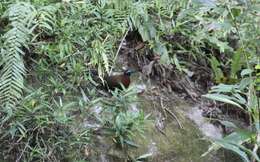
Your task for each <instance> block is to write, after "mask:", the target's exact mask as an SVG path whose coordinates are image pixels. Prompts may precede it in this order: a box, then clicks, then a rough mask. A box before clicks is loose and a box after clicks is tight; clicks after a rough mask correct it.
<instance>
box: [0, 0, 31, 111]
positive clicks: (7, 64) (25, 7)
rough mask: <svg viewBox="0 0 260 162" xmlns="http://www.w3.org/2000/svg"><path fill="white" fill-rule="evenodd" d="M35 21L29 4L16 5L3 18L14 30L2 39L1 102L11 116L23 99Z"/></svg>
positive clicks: (0, 54) (0, 58)
mask: <svg viewBox="0 0 260 162" xmlns="http://www.w3.org/2000/svg"><path fill="white" fill-rule="evenodd" d="M34 17H35V8H34V7H33V6H32V5H30V4H28V3H16V4H13V5H11V6H10V8H9V9H8V10H7V11H5V13H4V15H3V18H8V19H9V20H10V26H11V29H10V30H9V31H8V32H7V33H5V35H4V36H3V38H4V44H3V46H2V47H1V53H0V61H1V62H0V65H1V66H2V69H1V77H0V101H1V107H2V109H4V111H6V112H7V113H8V115H9V116H10V115H11V114H10V113H11V111H12V109H13V108H14V107H15V105H16V104H17V102H18V100H19V99H21V98H22V91H23V87H24V85H23V84H24V75H25V67H24V63H23V56H24V55H25V51H24V48H27V49H28V43H29V41H30V37H31V36H32V30H33V29H34V26H33V25H34V24H33V19H34Z"/></svg>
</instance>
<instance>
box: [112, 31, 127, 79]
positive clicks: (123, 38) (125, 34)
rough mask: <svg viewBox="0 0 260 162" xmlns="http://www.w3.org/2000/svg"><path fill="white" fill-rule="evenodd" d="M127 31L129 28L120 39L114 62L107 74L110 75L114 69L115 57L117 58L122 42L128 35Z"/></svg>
mask: <svg viewBox="0 0 260 162" xmlns="http://www.w3.org/2000/svg"><path fill="white" fill-rule="evenodd" d="M129 31H130V27H129V28H128V29H127V31H126V32H125V34H124V36H123V37H122V39H121V42H120V44H119V47H118V49H117V52H116V55H115V58H114V60H113V64H112V67H111V69H110V71H109V74H111V73H112V71H113V68H114V65H115V62H116V59H117V56H118V54H119V52H120V49H121V48H122V45H123V42H124V40H125V38H126V36H127V34H128V32H129Z"/></svg>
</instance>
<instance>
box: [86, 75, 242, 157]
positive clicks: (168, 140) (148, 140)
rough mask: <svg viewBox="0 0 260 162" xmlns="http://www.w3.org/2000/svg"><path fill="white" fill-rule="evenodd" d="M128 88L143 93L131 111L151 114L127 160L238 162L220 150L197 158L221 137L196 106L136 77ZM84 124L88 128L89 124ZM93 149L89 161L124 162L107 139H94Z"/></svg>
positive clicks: (121, 153)
mask: <svg viewBox="0 0 260 162" xmlns="http://www.w3.org/2000/svg"><path fill="white" fill-rule="evenodd" d="M131 86H136V87H138V88H139V89H141V90H142V91H145V92H144V93H143V94H142V95H140V96H139V102H138V103H133V104H132V106H131V107H132V110H133V111H138V110H139V109H142V110H143V111H144V112H145V113H146V114H151V116H150V118H149V121H150V122H148V123H147V124H146V125H145V127H146V131H145V134H144V137H145V138H143V137H140V136H136V137H135V139H134V141H135V143H136V144H138V146H139V147H138V148H133V149H130V150H129V155H130V156H131V157H139V156H141V155H144V154H146V155H150V156H149V157H148V160H147V161H149V162H172V161H176V162H225V161H227V162H233V161H234V162H235V161H236V162H239V159H237V158H235V157H234V155H232V154H230V153H227V152H225V151H223V150H220V151H217V152H215V153H211V154H208V155H207V156H205V157H201V155H202V154H203V153H204V152H206V151H207V149H208V147H209V146H210V142H209V139H215V138H221V137H222V130H221V129H220V128H218V127H216V126H215V125H213V124H211V123H210V122H209V121H208V120H207V119H205V118H204V117H203V116H202V110H200V108H199V105H198V104H194V103H192V102H189V101H188V100H187V99H184V98H183V97H180V96H178V95H177V94H175V93H174V92H167V91H166V90H165V91H164V89H163V88H159V87H157V86H156V85H154V84H152V83H150V82H147V81H144V80H143V79H142V77H141V75H140V74H136V75H135V76H133V77H132V83H131ZM94 109H95V110H94V111H98V110H99V109H100V108H97V107H95V108H94ZM85 125H86V126H87V127H89V126H91V125H93V123H92V124H90V123H85ZM95 147H96V148H95V150H96V151H95V152H96V153H95V154H94V155H93V156H91V158H90V161H91V162H92V161H93V162H121V161H122V162H123V161H125V158H126V157H124V156H123V155H124V153H123V152H122V150H119V149H116V148H115V147H113V142H112V141H111V139H107V138H106V137H102V136H97V137H96V141H95Z"/></svg>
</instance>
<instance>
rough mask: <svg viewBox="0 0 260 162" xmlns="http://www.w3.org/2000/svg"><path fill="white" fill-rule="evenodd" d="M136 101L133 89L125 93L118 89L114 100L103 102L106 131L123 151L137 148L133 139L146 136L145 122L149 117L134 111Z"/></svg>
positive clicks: (114, 94)
mask: <svg viewBox="0 0 260 162" xmlns="http://www.w3.org/2000/svg"><path fill="white" fill-rule="evenodd" d="M134 101H136V92H135V90H134V89H133V88H129V89H127V90H123V91H120V90H118V89H117V90H116V91H115V92H113V97H112V99H110V100H108V101H103V106H104V109H105V111H104V116H103V118H102V123H103V125H104V129H105V130H106V132H107V133H108V134H109V135H110V136H111V137H112V138H113V140H114V142H115V143H116V144H118V145H119V146H120V147H121V148H123V149H127V147H128V146H134V147H137V145H136V144H135V143H134V142H133V141H132V138H133V137H134V136H136V135H142V134H144V122H145V121H146V119H147V117H148V116H145V115H144V113H143V112H142V110H139V109H138V110H134V107H133V103H134Z"/></svg>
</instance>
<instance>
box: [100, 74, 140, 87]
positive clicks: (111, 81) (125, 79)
mask: <svg viewBox="0 0 260 162" xmlns="http://www.w3.org/2000/svg"><path fill="white" fill-rule="evenodd" d="M135 72H136V71H134V70H132V69H127V70H125V71H124V73H123V74H118V75H106V76H104V81H105V85H106V87H107V88H108V89H110V90H115V89H116V88H118V89H122V85H123V86H124V87H125V88H128V87H129V85H130V82H131V80H130V76H131V74H133V73H135Z"/></svg>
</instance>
